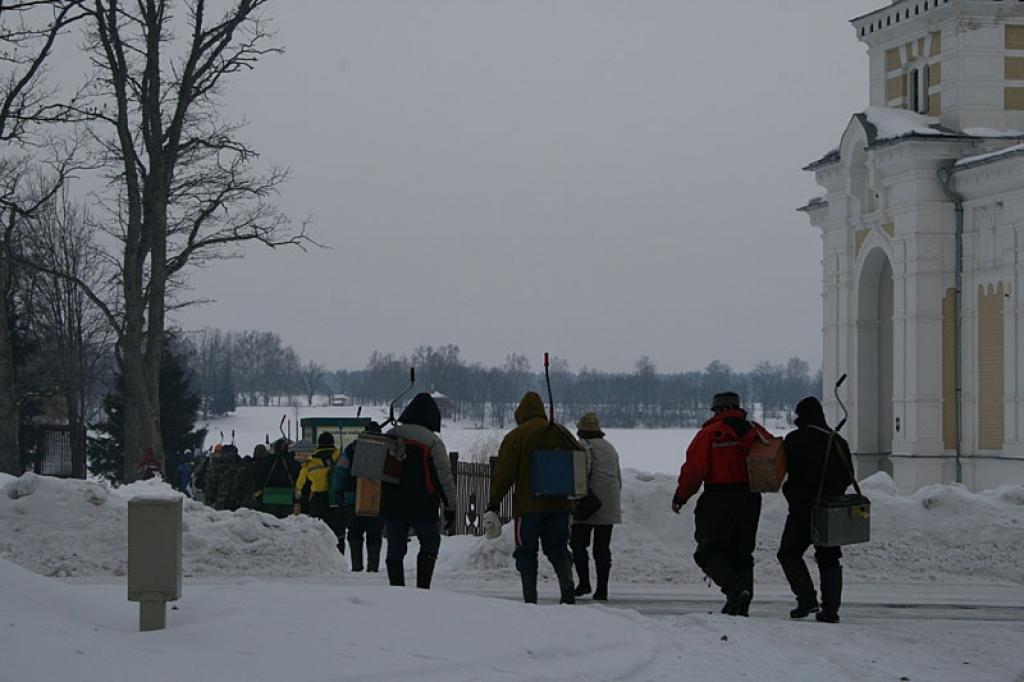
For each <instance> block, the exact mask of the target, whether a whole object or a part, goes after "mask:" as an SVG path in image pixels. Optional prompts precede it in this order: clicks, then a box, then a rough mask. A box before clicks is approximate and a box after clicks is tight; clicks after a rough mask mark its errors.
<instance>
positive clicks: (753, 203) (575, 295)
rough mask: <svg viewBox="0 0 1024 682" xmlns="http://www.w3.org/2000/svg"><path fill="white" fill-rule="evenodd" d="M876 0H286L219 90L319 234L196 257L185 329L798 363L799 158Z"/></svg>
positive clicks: (691, 361) (595, 357)
mask: <svg viewBox="0 0 1024 682" xmlns="http://www.w3.org/2000/svg"><path fill="white" fill-rule="evenodd" d="M884 4H886V3H885V2H884V0H870V1H868V0H775V1H773V2H757V1H755V0H741V1H737V2H715V1H712V0H708V1H705V2H695V1H687V0H543V1H541V0H502V1H496V0H491V1H485V0H406V1H404V2H399V1H393V0H360V1H353V0H290V1H289V2H280V3H277V7H276V8H275V9H274V10H272V15H273V16H274V17H275V22H276V27H277V29H278V31H279V41H280V42H281V43H282V44H283V45H284V46H285V48H286V50H287V52H286V54H285V55H283V56H278V57H270V58H267V59H266V60H265V61H263V62H262V63H260V64H259V66H258V67H257V69H256V71H255V72H253V73H252V74H246V75H243V76H241V77H239V78H237V79H236V80H235V83H234V85H233V86H232V91H231V92H232V99H231V107H232V109H233V110H234V111H236V112H237V114H238V115H239V116H245V117H246V118H247V119H248V120H249V122H250V126H249V128H248V135H247V136H248V139H249V140H250V141H251V142H252V143H253V144H254V146H256V147H257V148H258V149H259V150H260V151H261V152H262V153H263V157H264V159H266V160H268V161H274V162H277V163H282V164H287V165H290V166H291V167H292V168H293V172H294V175H293V177H292V179H291V180H290V182H289V183H288V185H287V186H286V187H285V188H284V193H283V195H282V197H281V199H280V202H279V203H280V205H281V207H282V208H284V209H286V210H287V211H289V212H290V213H291V214H292V215H293V216H294V217H296V218H302V217H303V216H304V215H305V214H307V213H312V214H313V216H314V218H315V225H314V227H313V232H314V236H315V238H316V239H318V240H319V241H322V242H325V243H327V244H329V245H330V246H331V247H333V248H332V250H324V251H313V252H310V253H307V254H302V253H299V252H269V251H267V250H264V249H259V248H255V247H254V248H251V249H249V250H248V251H247V257H246V258H245V259H243V260H228V261H224V262H223V263H221V264H218V265H217V266H216V267H214V268H210V269H207V270H204V271H202V272H200V273H198V274H197V275H196V279H195V285H196V290H195V292H194V293H195V294H196V295H200V296H204V297H209V298H213V299H215V300H216V302H215V303H212V304H209V305H205V306H201V307H196V308H192V309H188V310H185V311H181V312H179V313H177V314H176V315H177V316H176V322H177V323H178V324H179V325H181V326H183V327H185V328H187V329H195V328H200V327H203V326H216V327H221V328H225V329H238V330H240V329H252V328H261V329H272V330H276V331H279V332H280V333H281V335H282V337H283V339H284V340H285V342H286V343H289V344H291V345H293V346H294V347H295V348H296V350H297V351H298V352H299V353H300V354H301V355H302V356H303V357H304V358H312V359H315V360H317V361H319V362H321V363H324V364H326V365H328V366H330V367H333V368H341V367H346V368H358V367H362V366H363V365H364V364H365V361H366V359H367V358H368V356H369V354H370V353H371V351H373V350H374V349H380V350H382V351H397V352H408V351H411V350H412V349H413V348H414V347H416V346H417V345H420V344H432V345H438V344H443V343H455V344H458V345H459V346H460V347H461V349H462V354H463V357H465V358H466V359H468V360H474V361H481V362H483V363H485V364H499V363H501V362H502V360H503V359H504V357H505V356H506V355H507V354H509V353H513V352H516V353H524V354H526V355H527V356H529V357H530V359H531V361H533V363H534V366H535V367H537V366H539V364H540V362H539V361H540V358H541V354H542V353H543V352H544V351H545V350H547V351H551V352H552V353H554V354H556V355H559V356H561V357H564V358H566V359H568V360H569V362H570V366H571V367H572V368H573V369H577V370H578V369H580V368H581V367H582V366H584V365H588V366H590V367H595V368H600V369H605V370H629V369H631V368H632V366H633V363H634V362H635V361H636V360H637V359H638V358H639V357H640V356H642V355H649V356H650V357H651V358H652V359H653V360H654V362H655V363H656V365H657V366H658V369H659V370H661V371H676V370H686V369H700V368H702V367H704V366H705V365H707V363H708V362H710V361H711V360H713V359H715V358H719V359H721V360H723V361H724V362H727V363H729V364H730V365H732V366H733V367H734V368H736V369H748V368H750V367H751V366H752V365H753V364H754V363H755V362H757V361H759V360H771V361H773V362H782V361H784V360H785V359H786V358H788V357H791V356H793V355H799V356H800V357H803V358H805V359H807V360H808V361H810V363H811V366H812V367H814V368H816V367H817V366H818V365H819V364H820V361H821V339H820V329H821V298H820V291H821V273H820V270H819V268H820V257H821V242H820V237H819V234H818V232H817V231H816V230H815V229H814V228H812V227H811V226H810V225H809V223H808V221H807V219H806V217H805V216H804V215H802V214H799V213H796V212H795V211H794V209H795V208H796V207H797V206H799V205H802V204H803V203H804V202H805V201H806V200H807V199H808V198H809V197H811V196H812V195H815V194H817V188H816V186H815V185H814V183H813V178H812V176H811V175H810V174H809V173H805V172H803V171H801V170H800V168H801V167H802V166H803V165H805V164H806V163H808V162H810V161H812V160H814V159H816V158H818V157H819V156H820V155H821V154H822V153H824V152H826V151H827V150H828V149H829V148H830V147H832V146H834V145H835V144H837V143H838V138H839V135H840V134H841V133H842V130H843V128H844V127H845V125H846V123H847V121H848V119H849V116H850V115H851V114H852V113H853V112H855V111H860V110H863V109H864V108H865V107H866V106H867V97H868V96H867V78H868V67H867V57H866V54H865V48H864V47H863V46H862V45H861V44H860V43H858V42H857V40H856V38H855V37H854V33H853V29H852V28H851V27H850V25H849V23H848V20H849V19H850V18H852V17H854V16H858V15H860V14H862V13H864V12H866V11H870V10H872V9H876V8H878V7H881V6H883V5H884Z"/></svg>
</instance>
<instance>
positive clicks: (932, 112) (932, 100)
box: [928, 92, 942, 116]
mask: <svg viewBox="0 0 1024 682" xmlns="http://www.w3.org/2000/svg"><path fill="white" fill-rule="evenodd" d="M941 113H942V93H941V92H936V93H932V94H931V95H928V115H929V116H938V115H939V114H941Z"/></svg>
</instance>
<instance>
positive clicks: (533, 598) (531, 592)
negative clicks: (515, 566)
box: [519, 568, 537, 604]
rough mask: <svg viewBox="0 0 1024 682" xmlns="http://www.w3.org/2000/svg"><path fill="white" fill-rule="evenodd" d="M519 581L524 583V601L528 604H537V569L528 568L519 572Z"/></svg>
mask: <svg viewBox="0 0 1024 682" xmlns="http://www.w3.org/2000/svg"><path fill="white" fill-rule="evenodd" d="M519 579H520V580H521V581H522V583H523V601H524V602H526V603H527V604H536V603H537V569H536V568H528V569H526V570H524V571H519Z"/></svg>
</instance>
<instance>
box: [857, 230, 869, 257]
mask: <svg viewBox="0 0 1024 682" xmlns="http://www.w3.org/2000/svg"><path fill="white" fill-rule="evenodd" d="M870 231H871V230H869V229H868V228H866V227H865V228H864V229H863V230H857V231H856V232H854V233H853V255H854V257H856V256H859V255H860V247H862V246H864V240H865V239H867V238H868V233H869V232H870Z"/></svg>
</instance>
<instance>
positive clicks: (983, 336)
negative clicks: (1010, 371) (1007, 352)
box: [978, 282, 1006, 450]
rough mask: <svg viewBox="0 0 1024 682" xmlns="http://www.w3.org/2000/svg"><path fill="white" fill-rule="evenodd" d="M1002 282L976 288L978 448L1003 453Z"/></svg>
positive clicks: (1003, 288) (1003, 289) (1003, 291)
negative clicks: (1001, 451)
mask: <svg viewBox="0 0 1024 682" xmlns="http://www.w3.org/2000/svg"><path fill="white" fill-rule="evenodd" d="M1004 293H1006V289H1005V287H1004V286H1003V283H1002V282H1000V283H999V284H998V285H995V286H993V285H991V284H989V285H988V286H987V287H985V286H979V287H978V447H979V448H981V449H983V450H1002V449H1003V434H1004V414H1003V370H1004V367H1005V365H1004V357H1003V356H1004V347H1005V344H1004V342H1003V294H1004Z"/></svg>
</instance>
